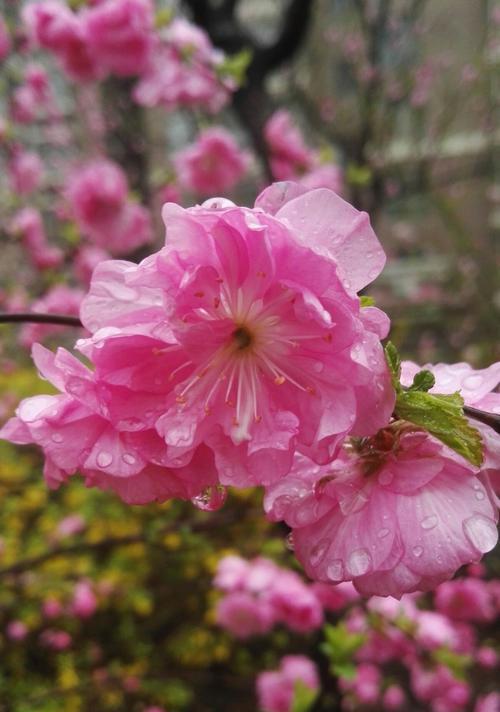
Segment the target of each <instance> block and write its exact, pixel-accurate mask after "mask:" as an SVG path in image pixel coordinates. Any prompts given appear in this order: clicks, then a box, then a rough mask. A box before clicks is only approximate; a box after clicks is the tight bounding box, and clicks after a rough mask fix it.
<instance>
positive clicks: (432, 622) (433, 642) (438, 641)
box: [415, 611, 457, 650]
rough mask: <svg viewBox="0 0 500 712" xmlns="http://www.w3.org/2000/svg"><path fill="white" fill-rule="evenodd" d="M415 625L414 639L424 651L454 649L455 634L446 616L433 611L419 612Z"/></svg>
mask: <svg viewBox="0 0 500 712" xmlns="http://www.w3.org/2000/svg"><path fill="white" fill-rule="evenodd" d="M416 623H417V629H416V632H415V638H416V640H417V642H418V643H419V645H421V646H422V648H424V650H435V649H436V648H441V647H442V646H446V647H448V648H454V647H455V644H456V641H457V634H456V631H455V628H454V626H453V623H452V622H451V621H450V620H448V618H446V616H443V615H441V614H440V613H436V612H435V611H419V613H418V615H417V619H416Z"/></svg>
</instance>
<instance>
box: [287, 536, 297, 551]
mask: <svg viewBox="0 0 500 712" xmlns="http://www.w3.org/2000/svg"><path fill="white" fill-rule="evenodd" d="M285 544H286V548H287V549H288V550H289V551H294V549H295V543H294V541H293V532H290V533H289V534H287V536H286V539H285Z"/></svg>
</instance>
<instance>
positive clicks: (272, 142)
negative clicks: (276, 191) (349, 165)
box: [264, 109, 344, 194]
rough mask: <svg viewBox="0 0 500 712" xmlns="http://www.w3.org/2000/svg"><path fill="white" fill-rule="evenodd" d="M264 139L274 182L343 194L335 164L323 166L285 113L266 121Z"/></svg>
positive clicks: (317, 155)
mask: <svg viewBox="0 0 500 712" xmlns="http://www.w3.org/2000/svg"><path fill="white" fill-rule="evenodd" d="M264 137H265V140H266V144H267V147H268V150H269V163H270V166H271V172H272V175H273V178H275V179H276V180H294V181H297V182H298V183H300V184H301V185H303V186H304V187H305V188H309V189H313V188H330V190H333V191H335V193H339V194H342V193H343V188H344V182H343V175H342V170H341V169H340V167H339V166H338V165H337V164H336V163H332V162H326V163H325V162H323V161H322V160H321V155H320V154H319V153H318V151H314V150H313V149H311V148H309V147H308V146H307V145H306V143H305V141H304V138H303V136H302V134H301V132H300V129H299V128H298V127H297V126H296V125H295V122H294V119H293V117H292V115H291V114H290V112H288V111H286V109H279V110H278V111H276V112H275V113H274V114H273V115H272V116H271V117H270V118H269V119H268V121H267V123H266V125H265V127H264Z"/></svg>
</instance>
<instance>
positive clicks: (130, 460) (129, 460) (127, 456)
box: [122, 452, 136, 465]
mask: <svg viewBox="0 0 500 712" xmlns="http://www.w3.org/2000/svg"><path fill="white" fill-rule="evenodd" d="M122 460H123V462H125V463H126V464H127V465H134V464H135V462H136V459H135V457H134V456H133V455H132V454H131V453H129V452H124V453H123V455H122Z"/></svg>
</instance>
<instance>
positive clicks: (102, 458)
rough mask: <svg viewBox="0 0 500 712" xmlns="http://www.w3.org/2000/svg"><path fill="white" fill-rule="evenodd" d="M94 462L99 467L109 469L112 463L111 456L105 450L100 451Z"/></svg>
mask: <svg viewBox="0 0 500 712" xmlns="http://www.w3.org/2000/svg"><path fill="white" fill-rule="evenodd" d="M96 462H97V464H98V466H99V467H109V466H110V465H111V463H112V462H113V455H111V453H109V452H106V451H105V450H101V452H100V453H98V455H97V458H96Z"/></svg>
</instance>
